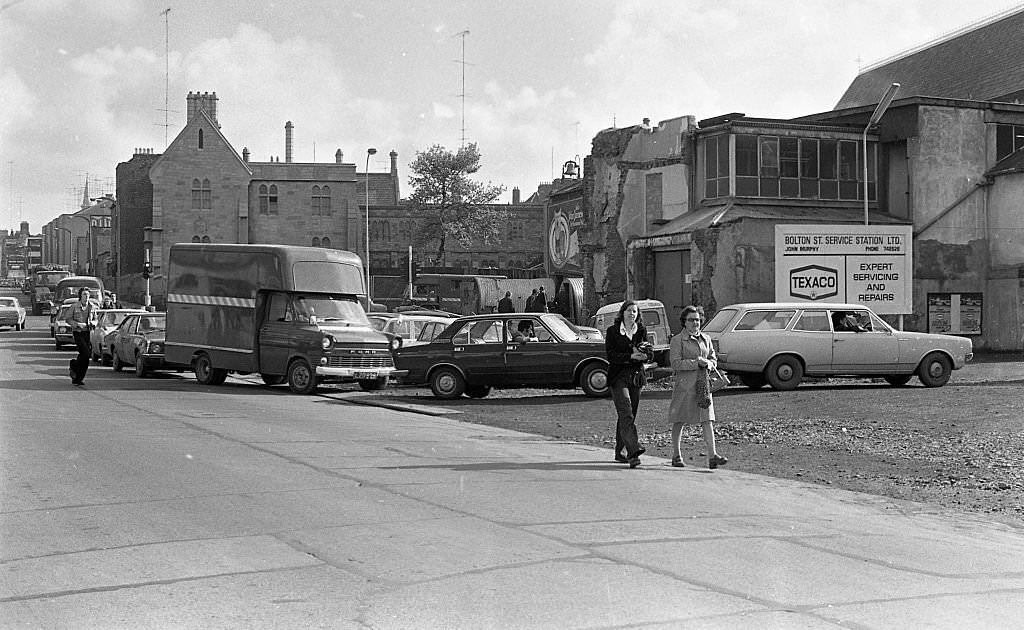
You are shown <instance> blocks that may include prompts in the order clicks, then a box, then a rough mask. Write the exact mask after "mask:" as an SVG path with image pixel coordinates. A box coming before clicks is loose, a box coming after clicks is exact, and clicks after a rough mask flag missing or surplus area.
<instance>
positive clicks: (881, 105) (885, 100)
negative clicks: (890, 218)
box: [864, 83, 900, 225]
mask: <svg viewBox="0 0 1024 630" xmlns="http://www.w3.org/2000/svg"><path fill="white" fill-rule="evenodd" d="M899 89H900V84H899V83H893V84H892V85H890V86H889V87H888V89H886V90H885V94H883V95H882V100H880V101H878V107H876V108H875V113H873V114H871V118H870V119H868V124H867V125H866V126H865V127H864V225H867V224H868V129H871V128H872V127H874V126H875V125H877V124H878V121H879V120H881V119H882V114H884V113H885V110H886V109H888V108H889V104H890V103H892V99H893V98H895V97H896V92H897V90H899ZM875 168H876V169H877V168H878V164H877V160H876V164H875ZM876 185H877V182H876Z"/></svg>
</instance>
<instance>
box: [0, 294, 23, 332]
mask: <svg viewBox="0 0 1024 630" xmlns="http://www.w3.org/2000/svg"><path fill="white" fill-rule="evenodd" d="M0 326H12V327H13V328H14V330H24V329H25V307H24V306H22V305H21V302H19V301H18V299H17V298H12V297H0Z"/></svg>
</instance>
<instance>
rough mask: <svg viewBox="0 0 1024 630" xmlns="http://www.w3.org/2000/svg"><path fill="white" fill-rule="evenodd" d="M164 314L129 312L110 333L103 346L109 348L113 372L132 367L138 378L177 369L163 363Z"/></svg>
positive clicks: (165, 317) (165, 322) (165, 323)
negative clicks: (153, 372) (151, 373)
mask: <svg viewBox="0 0 1024 630" xmlns="http://www.w3.org/2000/svg"><path fill="white" fill-rule="evenodd" d="M166 328H167V314H166V313H150V312H142V313H132V314H130V315H128V316H127V317H125V318H124V320H123V321H122V322H121V324H120V325H119V326H118V327H117V328H116V329H115V330H114V332H112V333H110V334H109V335H108V336H107V337H106V338H105V341H104V343H106V344H107V347H108V348H109V349H110V356H111V365H112V366H113V368H114V371H115V372H120V371H121V370H123V369H124V368H125V367H126V366H135V375H136V376H138V377H139V378H142V377H144V376H146V375H147V374H149V373H150V372H152V371H155V370H164V369H181V368H183V367H184V366H178V365H171V364H169V363H167V362H166V361H165V360H164V331H165V330H166Z"/></svg>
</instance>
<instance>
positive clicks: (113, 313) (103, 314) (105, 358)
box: [89, 308, 146, 365]
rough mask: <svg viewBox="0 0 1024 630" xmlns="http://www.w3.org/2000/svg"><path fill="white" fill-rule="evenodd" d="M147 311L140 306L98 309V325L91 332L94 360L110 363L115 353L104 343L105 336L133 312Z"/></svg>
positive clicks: (105, 363) (90, 339) (104, 363)
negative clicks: (139, 307)
mask: <svg viewBox="0 0 1024 630" xmlns="http://www.w3.org/2000/svg"><path fill="white" fill-rule="evenodd" d="M145 312H146V311H145V310H142V309H138V308H110V309H100V310H98V311H96V326H95V327H94V328H93V329H92V332H90V333H89V341H90V342H92V360H93V361H99V362H101V363H103V365H110V362H111V360H112V359H113V356H114V355H113V353H112V352H111V351H110V348H109V347H107V346H105V345H103V340H104V338H105V337H106V336H107V335H109V334H110V333H112V332H113V331H114V330H115V329H116V328H117V327H118V326H120V325H121V322H123V321H124V318H125V317H128V316H129V315H131V314H132V313H145Z"/></svg>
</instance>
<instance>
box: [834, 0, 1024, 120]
mask: <svg viewBox="0 0 1024 630" xmlns="http://www.w3.org/2000/svg"><path fill="white" fill-rule="evenodd" d="M1022 34H1024V7H1017V8H1015V9H1012V10H1011V11H1009V12H1008V13H1005V14H999V15H998V16H995V17H993V18H990V19H989V21H983V22H982V23H980V24H978V25H977V26H973V27H967V28H966V29H965V30H963V31H959V32H957V33H954V34H952V35H950V36H947V37H945V38H943V39H940V40H938V41H936V42H934V43H930V44H926V45H924V46H923V47H921V48H920V49H917V50H913V51H911V52H909V53H904V54H901V55H899V56H898V57H896V58H893V59H890V60H884V61H882V62H880V63H879V64H876V65H874V66H871V67H869V68H867V69H866V70H865V71H864V72H862V73H861V74H859V75H858V76H857V78H855V79H854V80H853V82H852V83H851V84H850V86H849V87H848V88H847V89H846V93H845V94H843V96H842V98H840V99H839V102H838V103H837V104H836V106H835V109H846V108H850V107H862V106H865V105H874V104H875V103H877V102H878V101H879V99H880V98H881V97H882V94H884V93H885V90H886V88H888V87H889V85H890V84H891V83H894V82H895V83H899V84H900V91H899V94H898V95H897V98H901V99H902V98H909V97H912V96H932V97H939V98H957V99H968V100H979V101H993V100H1012V95H1014V94H1016V95H1017V96H1018V97H1019V95H1020V91H1021V90H1022V89H1024V44H1022Z"/></svg>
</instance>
